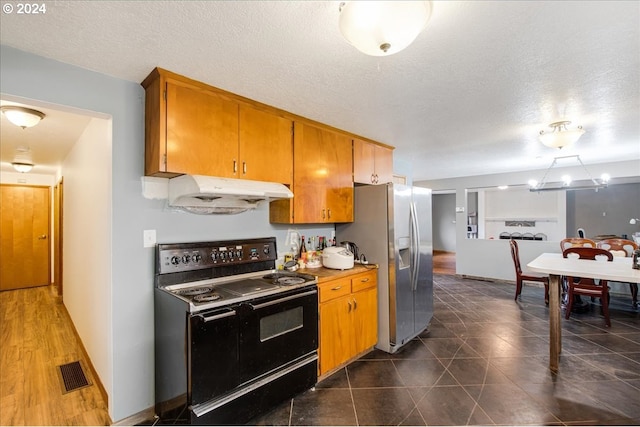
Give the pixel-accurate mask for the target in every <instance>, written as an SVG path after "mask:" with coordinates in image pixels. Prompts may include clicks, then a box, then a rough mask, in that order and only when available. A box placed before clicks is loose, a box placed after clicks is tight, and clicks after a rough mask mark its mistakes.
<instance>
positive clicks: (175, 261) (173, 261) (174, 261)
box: [171, 256, 180, 265]
mask: <svg viewBox="0 0 640 427" xmlns="http://www.w3.org/2000/svg"><path fill="white" fill-rule="evenodd" d="M171 264H173V265H178V264H180V258H179V257H177V256H172V257H171Z"/></svg>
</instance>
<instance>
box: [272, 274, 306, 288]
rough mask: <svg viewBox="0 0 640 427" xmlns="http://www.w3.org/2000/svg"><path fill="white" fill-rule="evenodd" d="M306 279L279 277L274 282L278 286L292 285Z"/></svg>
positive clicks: (299, 283) (301, 282)
mask: <svg viewBox="0 0 640 427" xmlns="http://www.w3.org/2000/svg"><path fill="white" fill-rule="evenodd" d="M304 282H306V280H305V279H304V278H303V277H286V276H285V277H279V278H277V279H276V283H277V284H278V285H280V286H292V285H301V284H303V283H304Z"/></svg>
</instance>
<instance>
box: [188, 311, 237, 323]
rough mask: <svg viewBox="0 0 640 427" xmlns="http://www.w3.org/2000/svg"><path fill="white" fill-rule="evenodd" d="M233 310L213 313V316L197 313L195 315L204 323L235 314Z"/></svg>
mask: <svg viewBox="0 0 640 427" xmlns="http://www.w3.org/2000/svg"><path fill="white" fill-rule="evenodd" d="M235 315H236V312H235V310H231V311H227V312H226V313H220V314H214V315H213V316H203V315H202V314H198V315H197V317H199V318H201V319H202V320H203V321H204V322H205V323H207V322H211V321H213V320H218V319H223V318H225V317H229V316H235Z"/></svg>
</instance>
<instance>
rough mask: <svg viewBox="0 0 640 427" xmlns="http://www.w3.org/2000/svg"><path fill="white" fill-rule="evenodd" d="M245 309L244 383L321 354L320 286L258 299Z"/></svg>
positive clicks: (242, 366)
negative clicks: (319, 339) (319, 327)
mask: <svg viewBox="0 0 640 427" xmlns="http://www.w3.org/2000/svg"><path fill="white" fill-rule="evenodd" d="M241 308H242V327H241V329H240V380H241V381H243V382H244V381H248V380H251V379H254V378H256V377H259V376H260V375H262V374H264V373H267V372H269V371H272V370H274V369H276V368H278V367H281V366H283V365H286V364H287V363H289V362H291V361H293V360H295V359H297V358H299V357H301V356H304V355H307V354H309V353H312V352H314V351H317V349H318V289H317V286H315V285H314V286H310V287H304V288H299V289H296V290H292V291H288V292H283V293H279V294H277V295H273V296H269V297H264V298H257V299H255V300H252V301H250V302H249V303H246V304H243V305H242V307H241Z"/></svg>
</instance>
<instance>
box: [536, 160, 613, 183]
mask: <svg viewBox="0 0 640 427" xmlns="http://www.w3.org/2000/svg"><path fill="white" fill-rule="evenodd" d="M569 158H575V159H576V160H577V161H578V163H580V166H582V168H583V169H584V170H585V172H586V173H587V176H588V177H589V180H590V181H591V184H586V185H577V186H576V185H574V186H572V185H571V183H572V179H571V177H570V176H569V175H563V176H562V178H561V180H562V182H561V183H559V184H549V183H547V175H548V174H549V171H550V170H551V169H552V168H553V167H554V166H555V165H556V164H557V163H558V160H560V159H569ZM610 179H611V177H610V176H609V174H606V173H603V174H602V176H601V177H600V179H599V180H597V179H594V178H593V177H592V176H591V174H590V173H589V171H588V170H587V168H586V166H585V165H584V163H582V160H580V156H578V155H574V156H562V157H554V158H553V162H551V166H549V167H548V168H547V170H546V172H545V173H544V176H543V177H542V180H541V181H540V182H538V181H536V180H535V179H531V180H529V182H528V184H529V187H530V188H529V191H558V190H595V191H598V189H600V188H607V186H608V185H609V180H610Z"/></svg>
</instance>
